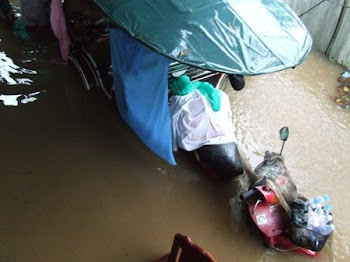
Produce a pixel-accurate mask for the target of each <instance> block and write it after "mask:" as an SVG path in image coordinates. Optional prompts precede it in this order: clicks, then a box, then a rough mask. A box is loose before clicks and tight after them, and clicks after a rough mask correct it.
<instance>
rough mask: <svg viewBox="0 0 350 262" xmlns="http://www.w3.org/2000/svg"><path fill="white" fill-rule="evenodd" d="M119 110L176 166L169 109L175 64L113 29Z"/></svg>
mask: <svg viewBox="0 0 350 262" xmlns="http://www.w3.org/2000/svg"><path fill="white" fill-rule="evenodd" d="M110 42H111V43H110V44H111V45H110V46H111V57H112V66H113V78H114V88H115V94H116V102H117V106H118V110H119V112H120V114H121V116H122V118H123V119H124V121H125V122H126V123H127V124H128V125H129V126H130V127H131V128H132V130H133V131H134V132H135V133H136V135H137V136H138V137H139V138H140V139H141V140H142V141H143V142H144V143H145V144H146V145H147V146H148V147H149V148H150V149H151V150H152V151H153V152H155V153H156V154H158V155H159V156H160V157H162V158H163V159H165V160H166V161H168V162H169V163H170V164H172V165H176V162H175V159H174V155H173V151H172V137H171V126H170V125H171V124H170V116H169V108H168V69H169V64H170V63H171V60H170V59H169V58H167V57H165V56H162V55H159V54H158V53H156V52H154V51H153V50H151V49H150V48H148V47H146V46H145V45H143V44H142V43H140V42H139V41H138V40H136V39H134V38H133V37H131V36H130V35H129V34H127V33H125V32H124V31H122V30H119V29H110Z"/></svg>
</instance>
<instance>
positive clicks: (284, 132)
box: [280, 126, 289, 155]
mask: <svg viewBox="0 0 350 262" xmlns="http://www.w3.org/2000/svg"><path fill="white" fill-rule="evenodd" d="M288 136H289V128H288V127H287V126H285V127H282V128H281V129H280V139H281V140H282V141H283V144H282V148H281V152H280V155H282V151H283V147H284V143H285V142H286V141H287V139H288Z"/></svg>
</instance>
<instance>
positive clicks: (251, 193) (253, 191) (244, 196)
mask: <svg viewBox="0 0 350 262" xmlns="http://www.w3.org/2000/svg"><path fill="white" fill-rule="evenodd" d="M256 193H257V191H256V189H255V188H252V189H250V190H248V191H247V192H244V193H243V194H241V195H240V196H239V198H240V199H241V200H243V201H247V200H248V199H250V198H252V197H254V196H255V195H256Z"/></svg>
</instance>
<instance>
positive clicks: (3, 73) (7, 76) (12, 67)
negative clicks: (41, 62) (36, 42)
mask: <svg viewBox="0 0 350 262" xmlns="http://www.w3.org/2000/svg"><path fill="white" fill-rule="evenodd" d="M36 73H37V72H36V71H34V70H29V69H26V68H23V67H19V66H18V65H16V64H15V63H14V62H13V60H12V59H11V58H10V57H8V56H7V55H6V54H5V52H1V51H0V82H1V83H5V84H7V85H30V84H31V83H32V82H33V81H32V80H30V79H29V78H12V76H11V74H30V75H35V74H36Z"/></svg>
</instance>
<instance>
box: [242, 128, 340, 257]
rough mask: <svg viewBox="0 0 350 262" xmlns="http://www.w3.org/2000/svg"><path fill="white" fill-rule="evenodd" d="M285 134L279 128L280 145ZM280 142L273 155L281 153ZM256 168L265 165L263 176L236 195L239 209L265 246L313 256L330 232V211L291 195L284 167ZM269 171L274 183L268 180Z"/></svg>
mask: <svg viewBox="0 0 350 262" xmlns="http://www.w3.org/2000/svg"><path fill="white" fill-rule="evenodd" d="M288 135H289V129H288V127H284V128H282V129H281V130H280V139H281V140H282V141H283V145H284V143H285V141H286V140H287V138H288ZM283 145H282V149H281V152H280V154H279V155H277V156H276V157H280V156H282V150H283ZM264 161H266V157H265V160H264ZM268 161H269V160H268ZM259 167H262V168H263V169H264V168H265V170H263V172H264V174H265V176H263V177H261V178H260V179H259V180H256V181H255V182H254V183H253V184H252V185H251V186H250V188H249V190H247V191H246V192H244V193H242V194H241V195H240V200H241V201H242V202H241V203H242V210H243V211H245V212H247V214H248V217H249V220H250V221H251V222H252V224H253V225H255V227H256V228H258V230H259V232H260V233H261V235H262V238H263V241H264V243H265V245H266V246H267V247H272V248H278V249H283V250H286V251H293V252H297V253H300V254H305V255H309V256H316V255H317V252H318V251H321V249H322V248H323V247H324V245H325V243H326V241H327V239H328V237H329V236H330V235H331V233H332V231H333V228H334V226H333V219H332V217H331V213H330V212H329V210H327V207H325V206H322V205H319V206H318V207H315V205H313V204H312V201H310V200H307V199H306V198H305V197H303V196H301V195H299V194H295V193H296V187H293V186H291V184H292V181H290V179H291V178H290V177H289V174H288V173H287V172H286V170H285V169H284V170H283V171H282V170H281V169H280V168H279V167H277V166H276V165H275V166H274V167H272V168H271V167H268V166H267V165H265V166H264V164H261V165H259V166H258V167H257V168H256V169H259ZM256 169H255V170H256ZM277 169H278V170H277ZM276 170H277V172H275V171H276ZM266 171H267V172H266ZM280 171H282V172H280ZM271 173H272V176H274V177H273V182H274V183H271ZM276 173H278V174H277V176H276ZM269 182H270V183H269ZM286 188H287V189H286ZM278 190H282V191H283V190H284V191H285V193H286V194H287V193H290V194H291V195H292V199H290V200H288V199H287V200H286V199H285V198H286V197H285V194H280V195H279V196H278V195H277V191H278ZM287 190H288V191H293V190H295V191H294V192H287ZM285 200H286V201H285ZM286 202H287V203H286ZM316 209H317V210H316ZM316 214H317V217H315V216H316ZM315 219H317V221H316V220H315ZM316 222H317V223H316Z"/></svg>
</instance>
